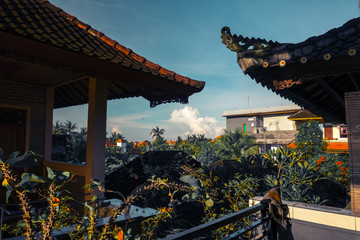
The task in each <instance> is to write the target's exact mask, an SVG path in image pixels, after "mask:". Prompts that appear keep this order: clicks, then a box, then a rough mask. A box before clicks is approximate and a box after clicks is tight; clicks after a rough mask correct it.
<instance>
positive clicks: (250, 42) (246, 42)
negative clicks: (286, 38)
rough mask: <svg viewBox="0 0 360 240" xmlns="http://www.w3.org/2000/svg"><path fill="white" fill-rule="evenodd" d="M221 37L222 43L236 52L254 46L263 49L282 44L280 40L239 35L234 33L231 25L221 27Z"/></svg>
mask: <svg viewBox="0 0 360 240" xmlns="http://www.w3.org/2000/svg"><path fill="white" fill-rule="evenodd" d="M221 39H222V43H224V44H225V45H226V47H227V48H229V49H230V50H231V51H234V52H246V51H247V50H249V48H250V47H252V49H253V50H262V49H267V48H270V47H274V46H279V45H280V43H279V42H273V41H266V40H265V39H260V38H248V37H243V36H241V35H239V36H237V35H236V34H234V35H232V34H231V32H230V28H229V27H223V28H222V29H221ZM240 43H242V44H240Z"/></svg>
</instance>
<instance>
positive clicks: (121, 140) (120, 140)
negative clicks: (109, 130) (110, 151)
mask: <svg viewBox="0 0 360 240" xmlns="http://www.w3.org/2000/svg"><path fill="white" fill-rule="evenodd" d="M116 142H124V143H125V142H127V141H126V140H123V139H119V140H117V141H116Z"/></svg>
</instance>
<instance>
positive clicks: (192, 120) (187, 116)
mask: <svg viewBox="0 0 360 240" xmlns="http://www.w3.org/2000/svg"><path fill="white" fill-rule="evenodd" d="M168 122H171V123H175V124H182V125H186V126H188V127H189V128H190V130H191V132H190V131H186V132H185V135H186V134H189V133H190V134H205V136H206V137H211V138H213V137H216V136H218V135H220V134H222V132H223V127H220V126H218V121H217V120H216V119H215V118H213V117H208V116H206V117H201V115H200V113H199V111H198V110H197V109H196V108H192V107H189V106H185V107H183V108H181V109H177V110H174V111H173V112H172V113H171V117H170V119H169V120H168Z"/></svg>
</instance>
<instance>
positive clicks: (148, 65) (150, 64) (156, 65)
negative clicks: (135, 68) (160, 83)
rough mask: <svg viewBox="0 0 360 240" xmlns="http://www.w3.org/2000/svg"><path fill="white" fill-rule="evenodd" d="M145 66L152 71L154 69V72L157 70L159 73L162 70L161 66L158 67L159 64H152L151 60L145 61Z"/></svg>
mask: <svg viewBox="0 0 360 240" xmlns="http://www.w3.org/2000/svg"><path fill="white" fill-rule="evenodd" d="M145 66H147V67H149V68H151V69H154V70H156V71H158V70H159V69H160V67H161V66H160V65H158V64H156V63H153V62H151V61H149V60H146V61H145Z"/></svg>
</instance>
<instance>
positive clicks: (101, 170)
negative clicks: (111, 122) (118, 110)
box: [85, 77, 107, 194]
mask: <svg viewBox="0 0 360 240" xmlns="http://www.w3.org/2000/svg"><path fill="white" fill-rule="evenodd" d="M106 107H107V84H106V81H105V80H100V79H96V78H92V77H90V78H89V110H88V128H87V132H88V133H87V146H86V174H85V184H89V183H90V181H91V179H93V178H96V179H99V180H100V181H101V182H104V181H105V138H106V113H107V112H106ZM97 194H99V193H98V192H97Z"/></svg>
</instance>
